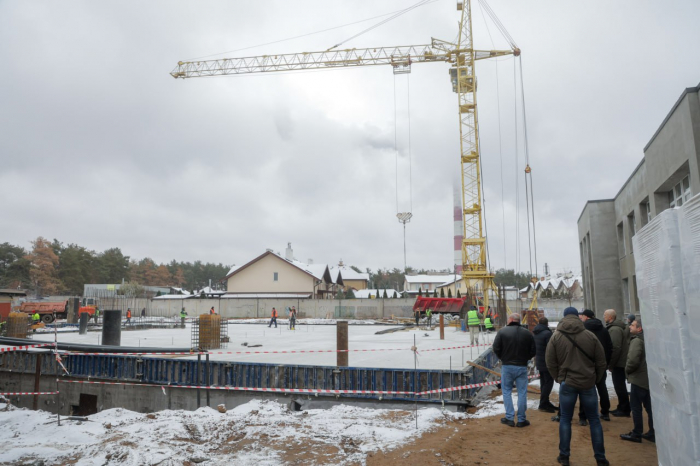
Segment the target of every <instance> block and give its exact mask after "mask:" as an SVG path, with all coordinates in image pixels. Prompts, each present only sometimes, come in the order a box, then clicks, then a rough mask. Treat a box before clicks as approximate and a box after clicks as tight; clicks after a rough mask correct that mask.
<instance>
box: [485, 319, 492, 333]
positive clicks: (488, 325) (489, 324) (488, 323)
mask: <svg viewBox="0 0 700 466" xmlns="http://www.w3.org/2000/svg"><path fill="white" fill-rule="evenodd" d="M484 328H485V329H486V331H487V332H493V322H491V317H489V316H486V317H485V318H484Z"/></svg>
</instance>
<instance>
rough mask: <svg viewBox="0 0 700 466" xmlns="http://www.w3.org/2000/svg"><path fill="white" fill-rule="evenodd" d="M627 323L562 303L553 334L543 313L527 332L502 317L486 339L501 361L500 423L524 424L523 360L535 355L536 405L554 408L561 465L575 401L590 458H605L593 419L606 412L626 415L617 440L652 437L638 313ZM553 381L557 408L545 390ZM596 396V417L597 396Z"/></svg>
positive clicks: (512, 318) (517, 318)
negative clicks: (628, 426) (609, 382)
mask: <svg viewBox="0 0 700 466" xmlns="http://www.w3.org/2000/svg"><path fill="white" fill-rule="evenodd" d="M629 320H630V324H629V326H626V325H625V324H624V322H622V321H621V320H618V319H617V313H616V312H615V311H614V310H613V309H608V310H607V311H605V314H604V321H605V323H603V322H601V321H600V320H599V319H597V318H596V316H595V313H593V311H591V310H588V309H586V310H584V311H583V312H581V313H580V314H579V312H578V311H577V310H576V309H575V308H573V307H568V308H566V309H565V310H564V316H563V318H562V320H561V321H560V322H559V325H558V326H557V328H556V331H555V332H552V331H551V330H550V328H549V322H548V320H547V318H545V317H543V318H541V319H540V320H539V324H538V325H537V326H536V327H535V328H534V330H533V332H532V333H530V332H529V331H528V330H526V329H525V328H524V327H522V326H521V325H520V316H519V315H517V314H512V315H510V316H509V317H508V325H507V326H506V327H504V328H503V329H501V330H500V331H499V332H498V334H497V335H496V338H495V339H494V343H493V351H494V353H495V354H496V356H498V358H499V359H500V360H501V366H502V370H501V386H502V391H503V404H504V405H505V409H506V415H505V417H504V418H502V419H501V422H502V423H503V424H506V425H509V426H511V427H526V426H528V425H530V422H529V421H528V420H527V419H526V414H525V412H526V410H527V385H528V375H527V374H528V371H527V365H528V362H529V361H530V359H531V358H533V357H535V365H536V367H537V369H538V371H539V373H540V387H541V395H540V403H539V408H538V409H539V410H541V411H546V412H550V413H557V414H556V416H554V417H553V418H552V420H553V421H559V456H558V457H557V461H558V462H559V463H560V464H563V465H568V464H569V456H570V453H571V450H570V444H571V421H572V418H573V415H574V406H575V405H576V401H577V400H578V401H579V424H580V425H582V426H585V425H590V432H591V443H592V446H593V453H594V457H595V459H596V462H597V464H599V465H607V464H609V463H608V461H607V459H606V458H605V445H604V440H603V428H602V425H601V422H600V420H601V419H602V420H604V421H610V415H613V416H616V417H629V416H630V413H632V417H633V422H634V428H633V430H632V431H631V432H629V433H625V434H621V435H620V438H621V439H623V440H628V441H632V442H641V441H642V439H646V440H649V441H652V442H653V441H655V434H654V423H653V417H652V410H651V397H650V393H649V380H648V376H647V368H646V356H645V352H644V337H643V330H642V323H641V321H640V319H638V318H635V317H634V316H633V315H631V316H630V317H629ZM606 371H610V373H611V375H612V379H613V385H614V386H615V392H616V394H617V398H618V406H617V408H616V409H615V410H613V411H611V410H610V407H611V406H610V399H609V397H608V391H607V387H606V383H605V381H606V378H607V372H606ZM625 379H627V380H628V381H629V383H630V384H631V386H632V390H631V397H630V395H628V393H627V386H626V384H625ZM555 380H556V381H557V382H558V383H559V407H556V406H554V405H553V404H552V403H551V402H550V400H549V397H550V394H551V392H552V388H553V385H554V381H555ZM513 385H515V386H516V388H517V392H518V407H517V408H518V411H517V416H518V419H517V423H516V422H515V419H514V418H515V409H514V406H513V401H512V390H513ZM599 399H600V415H599V411H598V402H599ZM642 407H644V409H646V411H647V417H648V422H649V430H648V432H647V433H644V431H643V427H644V425H643V418H642Z"/></svg>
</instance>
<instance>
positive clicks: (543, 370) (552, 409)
mask: <svg viewBox="0 0 700 466" xmlns="http://www.w3.org/2000/svg"><path fill="white" fill-rule="evenodd" d="M532 333H534V334H535V348H536V350H537V355H536V356H535V365H536V366H537V370H538V371H539V373H540V390H541V393H540V406H539V407H538V408H537V409H539V410H540V411H546V412H548V413H556V412H557V407H556V406H554V405H553V404H552V403H551V402H550V401H549V395H550V394H551V393H552V387H553V386H554V379H553V378H552V375H551V374H550V373H549V370H548V369H547V363H546V362H545V359H544V355H545V352H546V351H547V343H549V339H550V338H551V337H552V331H551V330H550V329H549V321H548V320H547V318H546V317H542V318H540V321H539V323H538V324H537V326H536V327H535V328H534V330H533V331H532Z"/></svg>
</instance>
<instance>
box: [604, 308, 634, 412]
mask: <svg viewBox="0 0 700 466" xmlns="http://www.w3.org/2000/svg"><path fill="white" fill-rule="evenodd" d="M603 319H604V320H605V328H607V329H608V334H609V335H610V339H611V340H612V345H613V350H612V356H611V357H610V363H609V364H608V370H609V371H610V374H611V375H612V381H613V385H614V386H615V393H616V394H617V409H615V410H614V411H610V414H612V415H613V416H616V417H629V416H630V412H631V409H630V398H629V393H627V383H626V382H625V364H627V351H628V348H629V330H627V327H626V326H625V323H624V322H623V321H622V320H620V319H618V318H617V312H615V309H608V310H607V311H605V314H604V315H603Z"/></svg>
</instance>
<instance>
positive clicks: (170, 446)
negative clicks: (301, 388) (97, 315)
mask: <svg viewBox="0 0 700 466" xmlns="http://www.w3.org/2000/svg"><path fill="white" fill-rule="evenodd" d="M4 407H5V405H4V404H1V403H0V408H4ZM417 413H418V427H417V428H416V418H415V413H414V412H412V411H401V410H378V409H363V408H355V407H348V406H344V405H338V406H335V407H333V408H331V409H328V410H309V411H303V412H293V411H290V410H289V409H287V407H286V405H282V404H279V403H277V402H275V401H260V400H256V401H251V402H248V403H246V404H244V405H241V406H238V407H236V408H234V409H232V410H230V411H228V412H226V413H220V412H219V411H218V410H216V409H213V408H200V409H198V410H197V411H193V412H190V411H161V412H158V413H154V414H139V413H135V412H132V411H127V410H124V409H110V410H106V411H102V412H101V413H98V414H94V415H92V416H90V417H89V419H88V420H87V421H76V420H67V419H65V418H64V419H63V420H62V421H61V426H60V427H59V426H58V425H57V422H56V416H55V415H52V414H49V413H47V412H45V411H31V410H26V409H17V408H13V407H10V408H9V410H7V411H0V432H1V434H0V438H2V445H3V448H2V449H1V450H0V464H13V465H16V464H22V463H23V464H35V463H34V462H33V461H35V460H41V461H43V462H44V463H43V464H46V465H58V464H75V465H95V464H100V465H111V464H119V465H125V466H127V465H135V466H136V465H156V464H157V465H163V466H165V465H181V464H184V463H185V462H189V464H196V463H203V464H206V465H250V464H256V465H278V464H288V463H290V462H292V461H296V462H299V463H301V462H303V463H304V464H308V465H316V464H338V465H342V464H364V463H365V460H366V457H367V454H368V453H371V452H373V451H379V450H381V451H386V450H390V449H392V448H396V447H398V446H401V445H404V444H406V443H407V442H409V441H410V440H411V439H412V438H415V437H417V436H420V435H421V434H422V433H424V432H426V431H429V430H431V429H434V428H436V427H438V426H439V425H441V424H442V423H444V422H446V421H449V420H454V419H459V418H464V417H466V416H467V415H464V414H456V413H451V412H448V411H442V410H440V409H438V408H426V409H420V410H418V412H417ZM295 464H297V463H295Z"/></svg>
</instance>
